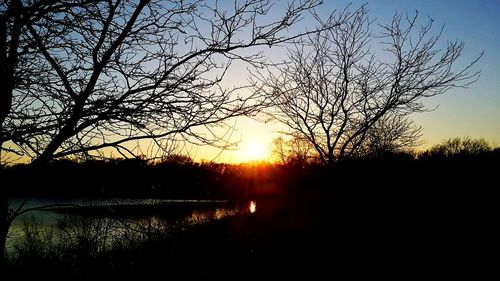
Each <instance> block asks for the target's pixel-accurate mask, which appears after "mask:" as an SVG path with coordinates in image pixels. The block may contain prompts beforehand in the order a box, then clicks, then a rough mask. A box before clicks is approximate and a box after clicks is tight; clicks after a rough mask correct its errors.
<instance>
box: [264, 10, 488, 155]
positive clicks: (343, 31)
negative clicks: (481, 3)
mask: <svg viewBox="0 0 500 281" xmlns="http://www.w3.org/2000/svg"><path fill="white" fill-rule="evenodd" d="M372 24H373V22H372V21H371V20H369V18H368V15H367V11H366V9H365V7H362V8H361V9H359V10H358V11H356V12H354V13H353V14H352V16H351V17H349V19H348V20H347V21H344V22H342V24H341V25H340V26H338V27H336V28H332V29H326V30H324V31H322V32H320V33H316V34H313V35H310V36H308V37H307V38H306V39H303V40H300V41H299V42H297V43H296V44H295V46H294V47H293V48H291V49H290V50H289V54H288V59H287V60H285V61H284V62H283V63H282V64H280V65H278V66H276V67H271V68H270V69H269V71H268V73H264V74H260V75H255V76H254V79H255V81H259V82H260V83H261V84H260V85H259V87H258V88H257V90H256V92H266V93H267V94H269V95H270V96H272V98H273V100H274V101H275V102H276V104H275V106H274V107H273V108H272V109H271V110H269V111H268V113H269V114H270V115H272V116H273V117H274V118H276V119H277V120H278V121H280V122H281V123H283V124H285V125H286V126H287V127H288V128H289V129H290V130H291V131H292V132H298V133H300V134H302V135H303V136H304V137H305V138H307V139H308V140H309V141H310V142H311V143H312V144H313V145H314V148H315V149H316V151H317V153H318V155H319V157H320V158H321V160H322V161H323V162H324V163H325V164H332V163H334V162H336V161H342V160H344V159H346V158H349V157H353V156H355V155H358V154H359V153H360V152H361V151H362V150H363V149H365V150H366V148H367V145H372V144H373V143H371V142H373V141H375V139H376V138H374V136H375V135H377V136H378V137H377V138H379V140H381V139H380V137H382V136H385V137H384V138H385V140H384V142H385V141H386V140H391V146H392V145H394V144H397V143H398V142H399V143H400V144H398V145H397V146H401V145H402V144H404V145H408V144H411V143H412V142H414V141H416V139H417V138H418V136H419V135H420V134H419V129H418V128H415V127H414V126H413V125H412V124H411V123H408V122H410V121H408V119H406V116H407V115H409V114H411V113H414V112H422V111H425V110H426V109H425V107H424V105H423V104H422V100H423V99H424V98H428V97H432V96H436V95H440V94H442V93H444V92H446V91H447V90H449V89H450V88H454V87H466V86H467V85H469V84H470V83H473V82H474V81H476V80H477V78H478V77H479V72H473V71H471V68H472V67H473V65H474V64H475V63H476V62H477V61H478V59H479V58H480V57H481V55H479V57H477V58H475V59H474V60H472V61H471V62H470V63H469V64H465V65H464V64H462V63H461V62H460V60H459V59H460V57H461V55H462V51H463V48H464V44H463V43H462V42H459V41H448V42H447V43H444V44H443V43H442V42H441V40H440V38H441V35H442V33H443V28H441V29H438V30H437V32H434V31H433V21H432V20H429V21H428V22H427V23H424V24H423V25H419V24H418V13H417V14H415V16H414V17H409V16H408V15H407V14H398V13H396V14H395V15H394V17H393V18H392V22H390V23H389V24H387V25H381V26H380V29H381V31H380V33H374V32H373V30H372ZM379 41H381V42H379ZM395 125H397V126H395ZM395 127H398V128H399V129H398V131H399V132H397V131H393V129H394V128H395ZM401 129H402V130H401ZM387 137H388V138H387ZM379 140H377V142H378V141H379ZM376 145H378V144H376ZM383 145H384V146H385V144H383Z"/></svg>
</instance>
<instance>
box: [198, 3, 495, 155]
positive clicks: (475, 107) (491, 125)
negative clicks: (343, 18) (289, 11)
mask: <svg viewBox="0 0 500 281" xmlns="http://www.w3.org/2000/svg"><path fill="white" fill-rule="evenodd" d="M349 3H352V4H351V7H352V8H353V9H354V8H358V7H359V6H361V5H362V4H363V3H367V6H366V7H367V9H368V10H369V17H370V18H371V19H374V20H376V22H377V23H380V24H385V23H389V22H390V20H391V18H392V16H393V14H394V12H395V11H398V12H408V13H409V14H412V13H415V11H417V10H418V12H419V15H420V16H421V20H422V21H425V20H426V19H427V18H432V19H433V20H434V24H435V26H436V27H440V26H442V25H445V30H444V34H443V37H442V38H443V39H444V40H455V39H459V40H461V41H463V42H464V43H465V50H464V52H463V54H462V57H463V60H464V61H471V60H473V59H474V58H475V57H477V56H478V55H479V54H480V53H481V51H484V55H483V57H482V58H481V60H480V61H479V62H478V63H477V65H476V68H475V69H479V70H481V76H480V78H479V80H478V81H477V82H476V83H474V84H472V85H470V86H469V87H468V88H466V89H462V88H460V89H451V90H449V91H448V92H446V93H445V94H444V95H441V96H436V97H433V98H430V99H427V100H425V102H424V104H425V105H426V106H427V107H428V108H429V109H434V110H432V111H430V112H425V113H418V114H413V115H412V116H411V117H412V120H413V121H414V122H415V123H416V124H417V125H419V126H422V127H423V136H422V141H423V144H422V145H421V146H420V147H419V149H427V148H429V147H431V146H433V145H435V144H438V143H440V142H442V141H443V140H446V139H449V138H453V137H471V138H485V139H486V140H487V141H489V142H490V143H492V144H493V145H495V146H500V52H499V50H500V16H499V15H500V0H482V1H470V0H398V1H396V0H378V1H335V0H334V1H325V3H324V4H323V6H322V7H321V9H320V10H319V11H320V13H324V14H328V13H329V12H330V11H332V10H334V9H337V10H339V9H342V8H343V7H345V6H346V5H348V4H349ZM304 24H305V25H306V24H307V22H304ZM273 53H274V54H276V53H278V52H276V51H274V52H273V51H271V52H270V54H273ZM243 68H244V67H242V68H241V69H243ZM241 69H239V70H238V71H234V72H233V73H232V74H230V75H229V77H226V78H227V80H229V81H231V82H233V83H234V81H238V80H243V79H246V78H245V76H246V75H247V74H246V72H243V71H242V70H241ZM234 124H235V126H234V132H232V136H233V138H232V140H233V141H238V142H239V145H238V148H237V149H235V150H231V151H224V152H221V151H220V150H219V149H214V148H210V147H200V148H195V149H191V150H190V154H191V156H192V157H194V158H196V159H198V160H201V159H205V160H215V161H221V162H244V161H249V160H260V159H264V158H266V157H268V156H269V155H270V153H269V150H270V148H271V141H272V139H273V138H276V137H278V136H280V134H279V131H282V130H283V127H282V126H281V125H280V124H278V123H276V122H273V121H271V122H267V123H262V122H259V121H255V120H252V119H250V118H246V117H242V118H239V119H237V120H235V123H234Z"/></svg>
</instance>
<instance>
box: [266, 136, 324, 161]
mask: <svg viewBox="0 0 500 281" xmlns="http://www.w3.org/2000/svg"><path fill="white" fill-rule="evenodd" d="M272 154H273V156H274V158H275V160H276V161H278V162H280V163H281V164H283V165H296V166H302V165H305V164H310V163H315V162H317V160H318V157H317V155H316V154H317V153H316V151H315V149H314V147H313V146H312V144H311V142H309V141H308V140H307V139H306V138H304V137H303V136H301V135H299V134H292V135H291V136H290V138H288V139H285V138H283V137H278V138H275V139H273V142H272Z"/></svg>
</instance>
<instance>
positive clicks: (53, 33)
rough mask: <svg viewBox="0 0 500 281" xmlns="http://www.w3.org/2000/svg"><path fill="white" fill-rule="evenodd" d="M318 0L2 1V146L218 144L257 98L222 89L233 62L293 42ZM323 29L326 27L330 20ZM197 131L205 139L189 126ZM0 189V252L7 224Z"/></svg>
mask: <svg viewBox="0 0 500 281" xmlns="http://www.w3.org/2000/svg"><path fill="white" fill-rule="evenodd" d="M320 3H321V1H319V0H306V1H300V2H297V3H294V2H292V3H289V4H288V5H287V6H286V7H285V8H284V10H283V11H282V13H281V15H280V16H277V15H276V14H274V12H273V11H274V10H273V9H274V8H273V7H274V5H273V3H271V1H267V0H247V1H235V2H234V3H227V2H224V3H219V2H204V1H194V0H193V1H179V2H177V1H162V0H138V1H135V0H67V1H63V0H59V1H28V0H25V1H24V0H8V1H2V3H1V4H0V66H1V73H2V77H3V78H4V81H7V83H6V84H5V85H3V86H2V87H1V89H0V98H1V108H0V124H1V125H0V126H1V127H0V145H1V151H0V153H1V155H0V156H1V158H2V162H3V163H5V161H7V160H8V159H9V157H10V156H12V155H18V156H24V157H27V158H28V159H34V160H33V162H32V164H43V163H46V162H47V161H49V160H51V159H54V158H59V157H66V156H71V155H78V156H83V157H88V156H89V155H90V154H91V153H92V151H100V150H102V149H103V148H112V149H114V150H115V151H117V152H118V153H120V154H122V155H123V156H126V157H134V156H136V155H135V152H134V151H132V150H131V149H130V147H127V143H130V142H134V141H139V140H144V139H150V140H154V142H155V144H156V145H157V146H159V147H161V146H162V140H164V139H165V138H173V137H175V136H181V137H182V138H185V139H189V140H190V141H197V142H202V143H206V144H212V145H217V144H218V143H219V142H218V140H219V136H218V135H217V134H215V133H213V128H214V126H223V125H221V124H223V122H224V121H226V120H228V119H229V118H232V117H236V116H241V115H247V114H252V113H253V112H254V111H255V110H256V109H258V108H259V107H260V106H261V105H262V102H263V100H264V99H265V97H263V96H262V95H260V94H259V93H255V94H250V95H243V94H239V92H238V91H239V90H241V89H242V88H243V87H244V86H235V87H234V88H229V89H227V88H225V87H224V86H223V85H222V84H221V81H222V79H223V77H224V75H225V74H226V72H227V71H228V70H229V67H230V65H231V63H232V62H234V61H237V60H239V61H243V62H246V63H248V65H250V66H256V67H261V66H263V65H264V64H265V63H266V60H265V57H264V56H263V54H262V53H261V52H260V51H259V50H258V49H256V50H255V51H252V50H250V49H251V48H252V47H256V46H257V47H258V46H268V47H271V46H275V45H278V44H282V43H287V42H291V41H292V40H295V39H297V38H300V37H301V36H303V35H306V34H311V33H314V32H316V31H317V30H316V29H310V30H305V29H302V30H304V31H298V32H296V33H290V32H289V31H288V29H289V28H290V26H292V25H295V24H296V23H298V22H299V21H300V20H301V18H302V16H303V14H304V13H309V12H311V13H313V14H314V12H313V9H314V8H316V7H317V6H318V5H319V4H320ZM328 24H331V25H335V24H336V23H335V22H333V18H330V19H328ZM200 127H204V128H206V129H207V132H208V133H206V134H200V133H199V132H197V131H195V128H200ZM6 202H7V198H6V195H5V194H4V193H3V192H2V204H1V209H2V215H1V220H2V225H1V233H0V236H1V237H2V239H3V241H0V244H1V245H2V248H1V249H0V250H2V252H3V250H4V249H3V246H4V243H3V242H5V235H6V231H7V229H8V225H6V224H5V222H6V221H7V220H5V218H6V217H7V216H8V209H7V205H6Z"/></svg>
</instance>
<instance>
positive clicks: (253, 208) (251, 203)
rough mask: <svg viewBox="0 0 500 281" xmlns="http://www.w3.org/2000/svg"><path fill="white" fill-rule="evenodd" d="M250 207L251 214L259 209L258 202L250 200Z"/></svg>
mask: <svg viewBox="0 0 500 281" xmlns="http://www.w3.org/2000/svg"><path fill="white" fill-rule="evenodd" d="M249 209H250V214H253V213H255V211H257V203H256V202H255V201H250V206H249Z"/></svg>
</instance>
